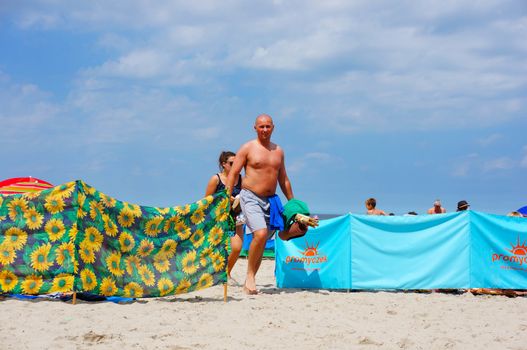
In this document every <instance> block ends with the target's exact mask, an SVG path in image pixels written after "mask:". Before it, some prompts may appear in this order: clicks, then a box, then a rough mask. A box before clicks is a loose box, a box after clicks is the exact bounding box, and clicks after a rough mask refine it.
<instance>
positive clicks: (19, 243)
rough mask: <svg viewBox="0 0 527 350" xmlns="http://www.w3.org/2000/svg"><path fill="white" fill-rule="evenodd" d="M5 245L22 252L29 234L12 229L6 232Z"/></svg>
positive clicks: (16, 228)
mask: <svg viewBox="0 0 527 350" xmlns="http://www.w3.org/2000/svg"><path fill="white" fill-rule="evenodd" d="M4 235H5V239H4V242H3V243H4V244H6V245H10V246H11V247H13V249H14V250H20V249H22V248H23V247H24V244H26V242H27V232H26V231H24V230H22V229H19V228H18V227H10V228H8V229H7V231H5V234H4Z"/></svg>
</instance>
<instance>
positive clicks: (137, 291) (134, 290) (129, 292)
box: [124, 282, 143, 298]
mask: <svg viewBox="0 0 527 350" xmlns="http://www.w3.org/2000/svg"><path fill="white" fill-rule="evenodd" d="M124 296H125V297H127V298H141V297H142V296H143V288H142V287H141V286H140V285H139V283H136V282H130V283H128V284H127V285H126V286H125V287H124Z"/></svg>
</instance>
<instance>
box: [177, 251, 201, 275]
mask: <svg viewBox="0 0 527 350" xmlns="http://www.w3.org/2000/svg"><path fill="white" fill-rule="evenodd" d="M181 265H182V266H183V267H182V270H183V272H184V273H186V274H187V275H192V274H193V273H195V272H196V271H197V270H198V265H197V263H196V251H195V250H191V251H190V252H187V253H186V254H185V256H184V258H183V259H182V260H181Z"/></svg>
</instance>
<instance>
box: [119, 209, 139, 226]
mask: <svg viewBox="0 0 527 350" xmlns="http://www.w3.org/2000/svg"><path fill="white" fill-rule="evenodd" d="M117 221H118V222H119V224H120V225H121V226H122V227H130V226H132V225H133V224H134V221H135V216H134V214H133V213H132V211H130V209H127V208H123V209H121V212H120V213H119V216H118V217H117Z"/></svg>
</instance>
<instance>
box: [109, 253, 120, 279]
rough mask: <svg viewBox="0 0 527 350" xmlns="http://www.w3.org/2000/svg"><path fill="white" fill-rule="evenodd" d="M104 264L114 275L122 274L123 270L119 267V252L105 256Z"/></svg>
mask: <svg viewBox="0 0 527 350" xmlns="http://www.w3.org/2000/svg"><path fill="white" fill-rule="evenodd" d="M106 266H107V268H108V271H110V272H111V273H112V274H113V275H115V276H122V275H123V274H124V270H123V269H121V253H119V252H115V253H112V254H110V255H109V256H108V257H107V258H106Z"/></svg>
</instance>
